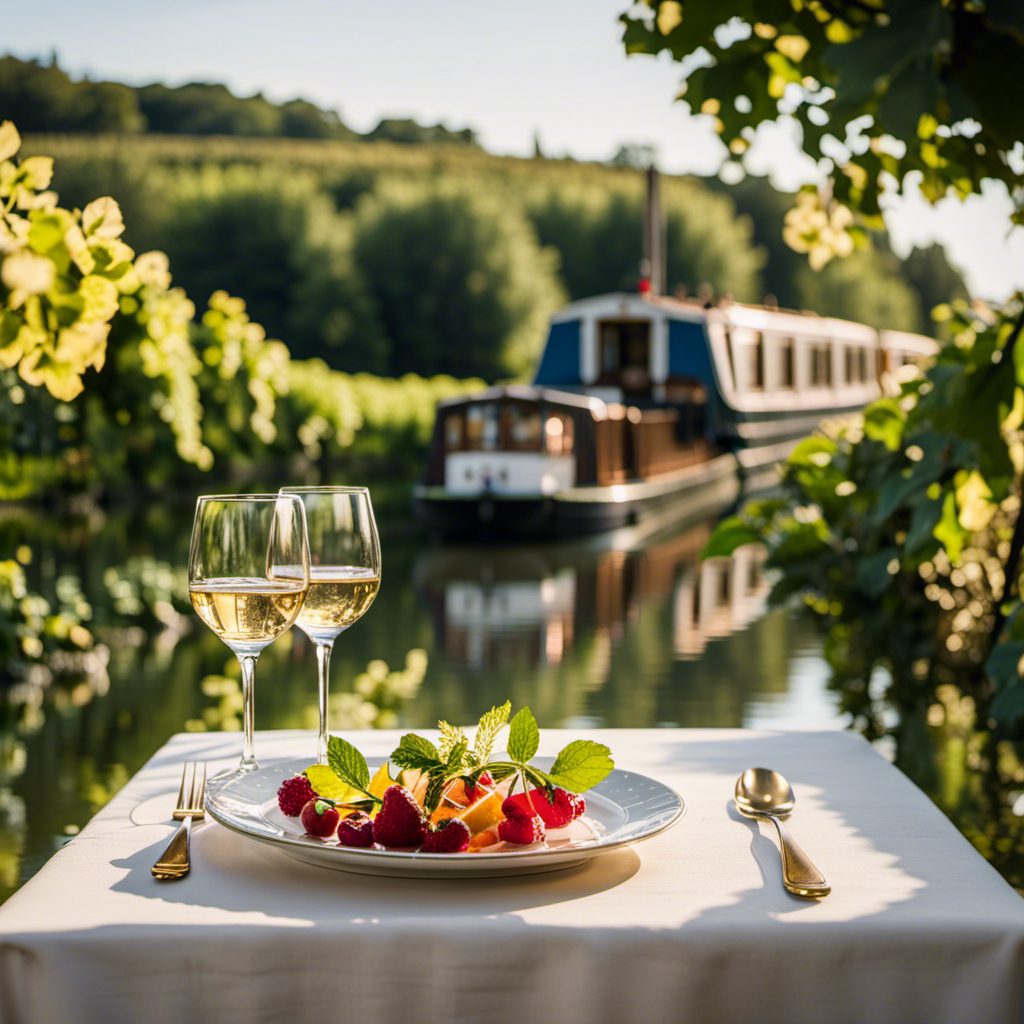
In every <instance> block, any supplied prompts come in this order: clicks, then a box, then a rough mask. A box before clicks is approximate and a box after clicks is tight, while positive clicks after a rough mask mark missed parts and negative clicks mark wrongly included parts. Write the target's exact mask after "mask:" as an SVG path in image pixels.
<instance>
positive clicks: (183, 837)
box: [152, 761, 206, 881]
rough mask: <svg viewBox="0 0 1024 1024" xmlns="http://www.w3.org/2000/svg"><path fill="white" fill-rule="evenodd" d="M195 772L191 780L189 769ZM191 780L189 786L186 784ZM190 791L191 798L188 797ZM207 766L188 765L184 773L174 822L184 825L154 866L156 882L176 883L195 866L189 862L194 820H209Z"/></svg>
mask: <svg viewBox="0 0 1024 1024" xmlns="http://www.w3.org/2000/svg"><path fill="white" fill-rule="evenodd" d="M190 768H191V769H192V771H191V776H190V773H189V769H190ZM189 778H190V781H189V783H188V785H187V786H186V780H187V779H189ZM186 790H187V792H188V796H187V797H186V795H185V794H186ZM205 806H206V762H205V761H203V762H201V763H199V764H196V763H195V762H190V761H186V762H185V764H184V765H183V766H182V769H181V787H180V788H179V790H178V804H177V806H176V807H175V808H174V820H175V821H180V822H181V824H180V825H179V826H178V831H177V832H175V833H174V835H173V836H172V837H171V841H170V842H169V843H168V844H167V849H165V850H164V852H163V853H162V854H160V859H159V860H158V861H157V862H156V863H155V864H154V865H153V867H152V871H153V875H154V877H155V878H159V879H162V880H164V881H173V880H175V879H178V878H184V877H185V875H187V874H188V872H189V868H190V867H191V866H192V865H191V862H190V859H189V839H191V837H192V819H193V818H199V819H202V818H204V817H206V810H205Z"/></svg>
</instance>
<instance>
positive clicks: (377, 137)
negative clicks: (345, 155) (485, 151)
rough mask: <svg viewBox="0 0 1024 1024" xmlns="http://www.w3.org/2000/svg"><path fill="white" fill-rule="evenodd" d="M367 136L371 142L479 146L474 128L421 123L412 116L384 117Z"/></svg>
mask: <svg viewBox="0 0 1024 1024" xmlns="http://www.w3.org/2000/svg"><path fill="white" fill-rule="evenodd" d="M365 138H366V139H367V140H368V141H370V142H398V143H401V144H402V145H424V144H427V143H445V142H447V143H452V144H454V145H457V146H477V141H476V132H474V131H473V129H472V128H462V129H456V130H452V129H451V128H446V127H445V126H444V125H443V124H433V125H426V124H420V123H419V122H418V121H414V120H413V119H412V118H404V119H403V118H394V117H386V118H383V119H382V120H381V121H380V122H378V124H377V127H376V128H374V129H373V130H372V131H369V132H367V133H366V136H365Z"/></svg>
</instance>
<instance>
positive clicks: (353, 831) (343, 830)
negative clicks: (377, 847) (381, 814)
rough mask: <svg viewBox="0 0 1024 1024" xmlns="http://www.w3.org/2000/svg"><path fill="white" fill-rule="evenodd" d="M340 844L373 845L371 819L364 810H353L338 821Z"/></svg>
mask: <svg viewBox="0 0 1024 1024" xmlns="http://www.w3.org/2000/svg"><path fill="white" fill-rule="evenodd" d="M338 842H339V843H341V845H342V846H363V847H366V846H373V819H372V818H371V817H370V816H369V815H368V814H367V813H366V812H365V811H353V812H352V813H351V814H346V815H345V817H344V818H342V819H341V821H339V822H338Z"/></svg>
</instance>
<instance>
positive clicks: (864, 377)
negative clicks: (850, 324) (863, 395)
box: [858, 348, 869, 381]
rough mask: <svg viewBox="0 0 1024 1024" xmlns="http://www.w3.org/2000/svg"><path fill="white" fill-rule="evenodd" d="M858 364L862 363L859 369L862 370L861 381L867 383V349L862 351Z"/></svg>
mask: <svg viewBox="0 0 1024 1024" xmlns="http://www.w3.org/2000/svg"><path fill="white" fill-rule="evenodd" d="M858 362H859V363H860V367H859V369H860V379H861V380H862V381H867V380H868V379H869V375H868V350H867V349H866V348H862V349H861V350H860V353H859V358H858Z"/></svg>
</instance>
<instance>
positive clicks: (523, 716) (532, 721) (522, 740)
mask: <svg viewBox="0 0 1024 1024" xmlns="http://www.w3.org/2000/svg"><path fill="white" fill-rule="evenodd" d="M539 746H540V729H538V728H537V719H536V718H534V717H533V712H532V711H531V710H530V709H529V708H520V709H519V711H518V712H517V714H516V716H515V718H513V719H512V721H511V722H509V726H508V755H509V757H510V758H511V759H512V760H513V761H518V762H519V763H520V764H526V762H527V761H529V760H530V759H531V758H532V757H533V755H534V754H536V753H537V748H538V747H539Z"/></svg>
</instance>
